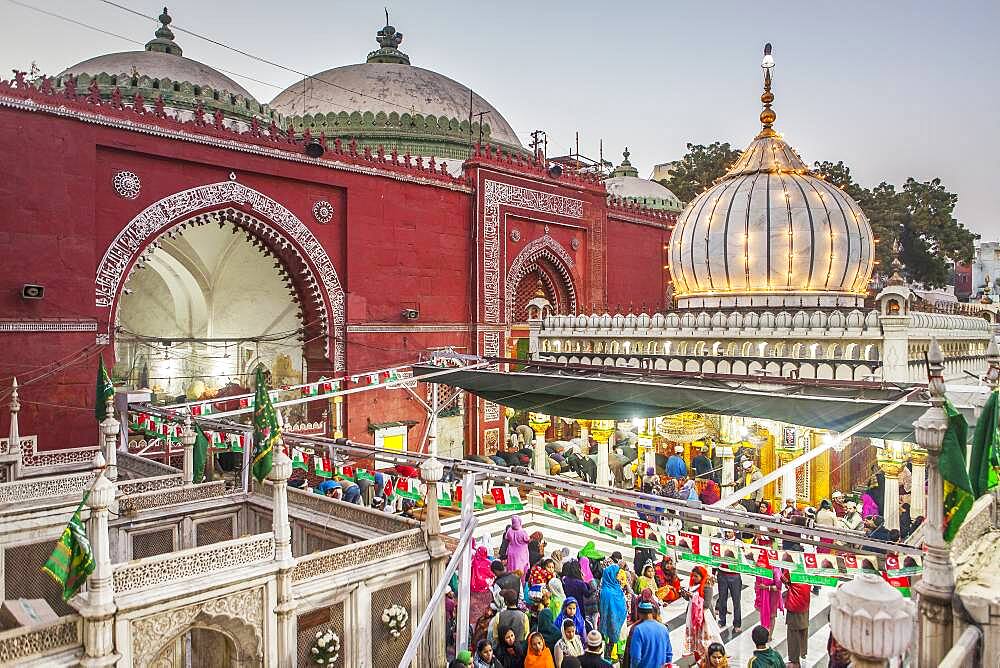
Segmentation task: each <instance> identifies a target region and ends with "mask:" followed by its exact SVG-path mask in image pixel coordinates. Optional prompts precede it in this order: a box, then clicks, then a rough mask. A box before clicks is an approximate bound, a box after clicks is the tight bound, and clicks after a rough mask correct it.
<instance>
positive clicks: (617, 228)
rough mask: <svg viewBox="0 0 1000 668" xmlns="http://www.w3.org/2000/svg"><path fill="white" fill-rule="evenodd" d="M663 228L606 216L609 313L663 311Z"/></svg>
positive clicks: (666, 236) (665, 238) (665, 237)
mask: <svg viewBox="0 0 1000 668" xmlns="http://www.w3.org/2000/svg"><path fill="white" fill-rule="evenodd" d="M669 239H670V232H669V230H667V229H666V228H665V226H662V224H661V225H657V226H655V227H654V226H652V225H643V224H639V223H635V222H631V221H628V220H623V219H620V218H616V217H614V216H608V244H607V266H608V298H607V304H608V310H609V311H610V312H611V313H615V312H616V310H617V311H620V312H621V313H628V312H630V311H631V312H632V313H640V312H642V311H645V312H646V313H653V312H655V311H662V310H663V299H664V295H665V288H666V284H667V281H668V280H669V278H670V272H669V270H668V269H666V268H665V266H666V263H667V253H666V250H665V248H664V247H665V246H666V245H667V242H668V241H669Z"/></svg>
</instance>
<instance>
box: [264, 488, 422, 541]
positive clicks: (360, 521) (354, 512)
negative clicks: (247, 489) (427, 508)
mask: <svg viewBox="0 0 1000 668" xmlns="http://www.w3.org/2000/svg"><path fill="white" fill-rule="evenodd" d="M271 484H272V483H271V482H270V481H264V483H263V484H262V485H261V484H260V483H256V482H255V483H254V492H255V493H256V494H259V495H260V496H262V497H263V498H264V499H265V500H268V499H270V498H271ZM288 506H289V510H290V511H293V510H295V509H296V508H299V509H306V510H310V511H313V512H315V513H317V514H318V515H320V516H322V517H335V518H337V519H338V520H342V521H344V522H350V523H352V524H356V525H357V526H361V527H367V528H369V529H374V530H376V531H380V532H383V533H391V534H398V533H399V532H401V531H408V530H410V529H413V528H414V527H418V526H420V523H419V522H417V521H416V520H411V519H407V518H405V517H398V516H396V515H392V514H389V513H384V512H382V511H380V510H372V509H370V508H367V507H365V506H359V505H357V504H355V503H347V502H346V501H341V500H339V499H331V498H329V497H326V496H322V495H320V494H315V493H313V492H306V491H304V490H300V489H294V488H292V487H289V488H288Z"/></svg>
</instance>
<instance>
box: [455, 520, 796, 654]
mask: <svg viewBox="0 0 1000 668" xmlns="http://www.w3.org/2000/svg"><path fill="white" fill-rule="evenodd" d="M729 537H730V538H732V539H733V540H735V539H736V537H735V535H733V534H732V533H730V534H729ZM756 542H757V544H758V545H770V544H771V539H770V538H768V537H766V536H762V537H758V539H757V541H756ZM452 586H453V589H452V591H451V592H450V593H449V598H450V603H449V606H448V610H449V622H450V623H451V634H450V635H451V637H452V638H454V631H455V627H454V624H455V623H456V619H455V612H456V609H457V605H456V598H457V592H458V587H459V583H458V582H457V581H454V582H453V583H452ZM753 586H754V593H755V597H754V605H755V607H756V608H757V610H758V612H759V613H760V625H759V627H757V628H754V629H753V631H752V638H753V641H754V643H755V645H756V650H755V652H754V654H753V657H752V658H751V661H750V664H749V665H750V666H751V668H771V667H772V666H782V667H784V666H785V665H786V664H785V660H784V659H783V658H782V657H781V656H780V655H779V654H778V652H777V651H776V650H774V649H773V648H771V647H770V646H769V644H770V638H771V632H772V631H773V629H774V624H775V620H776V619H777V617H778V615H779V614H783V615H784V617H785V622H786V626H787V628H788V638H787V641H786V646H787V649H788V661H789V664H791V665H798V664H799V662H800V660H801V659H802V658H804V657H805V656H806V651H807V648H806V643H807V639H808V627H809V606H810V602H811V597H812V589H811V587H810V586H809V585H804V584H800V583H796V582H792V581H791V578H790V575H789V573H788V572H787V571H785V570H782V569H781V568H778V567H777V566H775V568H774V569H773V572H772V573H771V574H769V575H768V576H766V577H765V576H757V577H756V578H755V580H754V583H753ZM742 589H743V576H742V575H741V574H740V573H738V572H735V571H733V570H729V569H726V568H725V567H720V568H716V569H713V570H712V571H711V572H710V571H709V570H708V569H707V568H705V567H704V566H701V565H696V566H695V567H694V568H693V569H692V570H691V573H690V575H689V576H687V577H682V576H681V574H679V573H678V571H677V568H676V564H675V562H674V560H673V558H672V557H671V556H670V555H664V554H659V553H657V552H656V551H654V550H652V549H650V548H643V547H639V548H636V549H635V556H634V558H633V559H632V561H631V562H629V561H627V560H626V559H625V558H624V557H623V555H622V554H621V553H620V552H617V551H616V552H612V553H611V554H610V555H605V554H603V553H602V552H600V551H599V550H598V549H597V547H596V545H595V543H594V542H590V543H588V544H587V545H586V546H585V547H584V548H583V549H582V550H580V551H579V552H578V553H577V554H576V555H575V556H574V555H571V554H570V552H569V550H567V549H565V548H563V549H559V550H554V551H549V550H547V543H546V541H545V537H544V535H543V534H542V533H540V532H537V531H536V532H533V533H530V534H529V533H528V532H527V530H526V529H525V528H524V526H523V524H522V522H521V519H520V518H519V517H517V516H515V517H513V518H511V523H510V526H509V527H507V529H506V530H505V532H504V535H503V540H502V542H501V544H500V548H499V550H498V551H497V554H496V555H490V552H489V549H488V548H487V547H486V546H484V545H479V546H477V547H476V548H475V552H474V558H473V560H472V569H471V577H470V582H469V590H470V592H471V602H472V604H471V605H472V607H471V614H470V621H471V622H472V623H471V624H470V629H469V637H470V639H471V642H470V647H469V649H468V650H467V651H466V652H458V653H457V654H453V655H454V656H455V658H454V660H453V661H452V663H451V665H452V667H453V668H460V667H463V666H470V667H472V668H576V667H577V666H582V667H584V668H611V667H612V666H618V667H620V668H663V667H664V666H665V665H669V664H672V663H673V662H674V661H675V660H679V659H680V658H681V657H691V659H692V660H693V661H694V662H695V665H697V666H699V667H702V668H723V667H725V666H728V665H729V658H730V657H728V656H727V654H726V648H725V646H724V644H723V643H722V632H723V629H724V628H725V627H726V622H727V618H728V617H729V614H730V609H729V608H730V604H731V607H732V610H731V613H732V632H733V634H734V635H735V634H738V633H740V632H741V631H742V623H743V620H742V611H741V605H740V603H741V594H742ZM716 592H717V593H718V597H717V598H716V595H715V594H716ZM677 601H681V602H682V603H681V604H680V605H683V606H684V609H685V613H684V641H683V646H681V647H675V646H674V645H673V644H672V643H671V639H670V631H669V629H668V627H667V626H666V622H667V620H666V615H665V608H666V607H667V606H669V605H670V604H672V603H674V602H677ZM452 650H454V647H453V648H452Z"/></svg>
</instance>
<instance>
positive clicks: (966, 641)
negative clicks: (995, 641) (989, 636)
mask: <svg viewBox="0 0 1000 668" xmlns="http://www.w3.org/2000/svg"><path fill="white" fill-rule="evenodd" d="M982 642H983V632H982V631H980V630H979V628H978V627H976V626H967V627H966V628H965V631H963V632H962V635H960V636H959V637H958V640H956V641H955V644H954V645H952V646H951V649H950V650H948V653H947V654H946V655H945V657H944V659H942V660H941V663H940V664H939V665H938V668H972V667H973V666H979V665H983V666H985V665H986V664H984V663H981V662H980V654H981V652H982Z"/></svg>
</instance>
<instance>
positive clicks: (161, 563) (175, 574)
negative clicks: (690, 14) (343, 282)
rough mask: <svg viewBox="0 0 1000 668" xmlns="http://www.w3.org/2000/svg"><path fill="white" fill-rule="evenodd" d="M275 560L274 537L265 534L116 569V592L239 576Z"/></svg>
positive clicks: (163, 555)
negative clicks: (223, 574)
mask: <svg viewBox="0 0 1000 668" xmlns="http://www.w3.org/2000/svg"><path fill="white" fill-rule="evenodd" d="M273 559H274V534H270V533H265V534H258V535H256V536H248V537H246V538H237V539H236V540H229V541H225V542H222V543H213V544H212V545H206V546H204V547H196V548H193V549H190V550H181V551H179V552H168V553H167V554H161V555H158V556H155V557H149V558H147V559H139V560H138V561H130V562H128V563H126V564H121V565H119V566H116V567H115V571H114V582H115V593H116V594H123V593H126V592H132V591H139V590H142V589H150V588H153V587H158V586H160V585H163V584H167V583H170V582H176V581H178V580H187V579H189V578H195V577H201V576H205V575H209V574H211V573H220V572H223V571H232V572H233V573H239V572H240V571H243V570H245V569H246V568H248V567H250V566H254V565H257V564H260V563H264V562H267V561H271V560H273Z"/></svg>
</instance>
